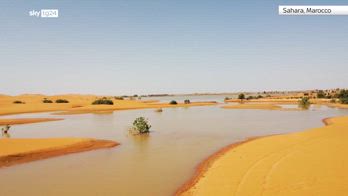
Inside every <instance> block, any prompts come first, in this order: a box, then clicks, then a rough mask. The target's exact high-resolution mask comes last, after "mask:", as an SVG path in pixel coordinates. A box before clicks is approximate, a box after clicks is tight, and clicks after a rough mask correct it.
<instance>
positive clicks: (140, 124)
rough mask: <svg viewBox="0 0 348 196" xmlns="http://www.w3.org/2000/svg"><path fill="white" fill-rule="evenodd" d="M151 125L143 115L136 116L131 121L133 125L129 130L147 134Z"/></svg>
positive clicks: (133, 132)
mask: <svg viewBox="0 0 348 196" xmlns="http://www.w3.org/2000/svg"><path fill="white" fill-rule="evenodd" d="M150 128H151V125H150V124H149V122H148V120H147V119H145V118H144V117H138V118H136V119H135V120H134V122H133V127H132V128H131V129H130V130H129V131H130V132H131V133H132V134H134V135H137V134H147V133H149V132H150Z"/></svg>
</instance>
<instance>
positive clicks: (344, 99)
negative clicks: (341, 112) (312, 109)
mask: <svg viewBox="0 0 348 196" xmlns="http://www.w3.org/2000/svg"><path fill="white" fill-rule="evenodd" d="M337 98H338V99H339V100H340V102H341V103H342V104H348V90H345V89H343V90H341V91H340V92H339V93H338V95H337Z"/></svg>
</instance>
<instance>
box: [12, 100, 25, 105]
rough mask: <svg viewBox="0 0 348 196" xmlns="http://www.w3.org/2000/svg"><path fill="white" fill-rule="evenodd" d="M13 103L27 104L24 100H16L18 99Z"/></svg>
mask: <svg viewBox="0 0 348 196" xmlns="http://www.w3.org/2000/svg"><path fill="white" fill-rule="evenodd" d="M13 103H14V104H25V102H24V101H20V100H16V101H14V102H13Z"/></svg>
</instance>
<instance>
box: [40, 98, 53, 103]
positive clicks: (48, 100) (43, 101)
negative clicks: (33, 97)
mask: <svg viewBox="0 0 348 196" xmlns="http://www.w3.org/2000/svg"><path fill="white" fill-rule="evenodd" d="M42 103H53V101H52V100H50V99H47V98H44V99H43V100H42Z"/></svg>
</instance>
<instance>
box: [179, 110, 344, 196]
mask: <svg viewBox="0 0 348 196" xmlns="http://www.w3.org/2000/svg"><path fill="white" fill-rule="evenodd" d="M323 121H324V123H325V124H326V126H324V127H320V128H313V129H308V130H306V131H303V132H297V133H291V134H285V135H275V136H267V137H262V138H259V139H254V140H252V141H246V142H242V143H239V144H237V145H231V146H228V147H226V148H224V149H222V150H221V151H219V152H218V153H216V154H215V155H213V156H212V157H210V158H208V159H207V160H206V161H205V162H203V163H202V165H201V166H200V167H199V168H198V170H197V172H198V174H196V175H195V177H194V179H191V180H190V181H189V182H188V183H187V184H186V185H184V186H183V187H181V188H180V189H179V190H178V192H177V194H178V195H313V194H316V195H318V194H320V195H344V194H345V193H346V192H347V191H348V185H347V183H346V182H347V180H348V157H347V156H345V155H346V154H347V153H348V143H347V142H346V141H347V139H348V116H345V117H334V118H330V119H324V120H323ZM201 168H203V169H201Z"/></svg>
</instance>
